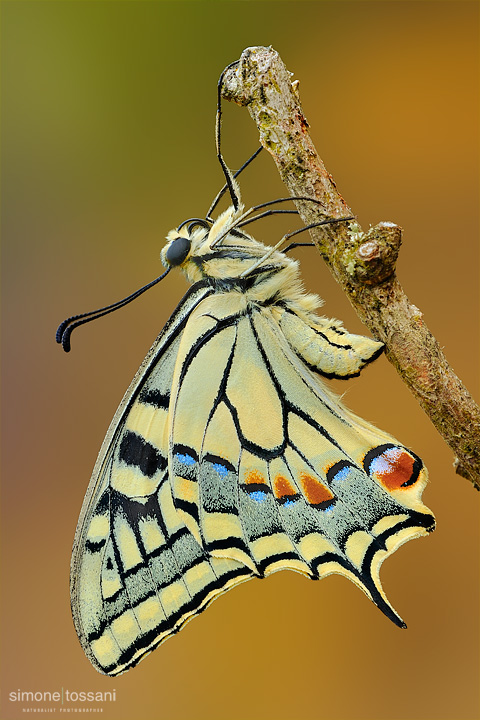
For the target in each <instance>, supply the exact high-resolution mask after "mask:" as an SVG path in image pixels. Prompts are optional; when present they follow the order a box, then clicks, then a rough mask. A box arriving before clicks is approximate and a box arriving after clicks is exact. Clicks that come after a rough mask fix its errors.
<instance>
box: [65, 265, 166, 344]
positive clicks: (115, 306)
mask: <svg viewBox="0 0 480 720" xmlns="http://www.w3.org/2000/svg"><path fill="white" fill-rule="evenodd" d="M170 269H171V268H168V269H167V270H165V272H164V273H162V274H161V275H160V276H159V277H157V278H155V280H152V282H149V283H148V285H145V286H144V287H142V288H140V290H136V291H135V292H134V293H132V294H131V295H128V297H126V298H123V300H119V301H118V302H116V303H112V305H106V306H105V307H103V308H99V309H98V310H92V311H91V312H88V313H80V315H72V316H71V317H69V318H67V319H66V320H64V321H63V322H62V323H60V325H59V326H58V328H57V332H56V334H55V339H56V341H57V343H61V344H62V347H63V349H64V350H65V352H70V336H71V334H72V332H73V331H74V330H75V328H77V327H79V326H80V325H84V324H85V323H88V322H91V321H92V320H97V319H98V318H101V317H103V316H104V315H108V314H109V313H111V312H114V311H115V310H119V309H120V308H121V307H124V305H128V303H131V302H132V300H135V299H136V298H137V297H139V296H140V295H142V294H143V293H144V292H146V291H147V290H149V289H150V288H151V287H153V286H154V285H156V284H157V283H159V282H160V280H163V278H164V277H165V276H166V275H168V273H169V272H170Z"/></svg>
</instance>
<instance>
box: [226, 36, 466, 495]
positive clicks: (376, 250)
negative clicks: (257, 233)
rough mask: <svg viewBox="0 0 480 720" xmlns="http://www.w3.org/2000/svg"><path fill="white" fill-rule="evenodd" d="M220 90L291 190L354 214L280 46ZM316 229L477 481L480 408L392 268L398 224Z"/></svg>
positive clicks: (458, 463)
mask: <svg viewBox="0 0 480 720" xmlns="http://www.w3.org/2000/svg"><path fill="white" fill-rule="evenodd" d="M222 96H223V97H224V98H225V99H226V100H232V101H234V102H236V103H237V104H239V105H243V106H247V107H248V110H249V112H250V115H251V116H252V118H253V119H254V121H255V123H256V124H257V127H258V129H259V132H260V141H261V143H262V145H263V146H264V147H265V148H266V149H267V150H268V151H269V152H270V154H271V155H272V157H273V159H274V160H275V163H276V165H277V168H278V170H279V172H280V175H281V177H282V180H283V182H284V183H285V185H286V186H287V187H288V189H289V191H290V194H291V195H296V196H299V195H300V196H307V197H312V198H315V199H317V200H320V201H321V203H322V204H323V208H324V209H326V211H327V214H328V215H329V216H332V217H345V216H347V215H351V214H352V211H351V210H350V208H349V207H348V206H347V204H346V202H345V200H344V199H343V198H342V196H341V195H340V194H339V192H338V191H337V189H336V186H335V183H334V181H333V179H332V177H331V176H330V175H329V173H328V172H327V170H326V168H325V166H324V164H323V162H322V161H321V159H320V158H319V156H318V154H317V151H316V150H315V147H314V145H313V143H312V140H311V138H310V135H309V134H308V123H307V120H306V119H305V116H304V114H303V112H302V108H301V105H300V100H299V96H298V88H297V83H292V81H291V73H290V72H288V70H287V69H286V68H285V65H284V64H283V62H282V60H281V58H280V56H279V55H278V53H277V52H276V51H275V50H273V49H272V48H264V47H253V48H247V49H246V50H244V52H243V53H242V55H241V58H240V61H239V64H238V65H237V66H234V67H232V68H230V69H229V70H228V71H227V73H226V74H225V77H224V82H223V86H222ZM297 207H298V210H299V213H300V216H301V218H302V220H303V222H304V223H305V224H306V225H309V224H311V223H314V222H316V221H318V220H320V219H321V216H320V215H319V213H318V208H316V207H315V206H314V205H313V204H312V203H302V202H298V203H297ZM311 235H312V237H313V239H314V241H315V243H316V245H317V247H318V249H319V251H320V253H321V254H322V256H323V258H324V260H325V262H326V263H327V265H328V266H329V268H330V270H331V271H332V273H333V275H334V276H335V278H336V279H337V281H338V282H339V283H340V284H341V286H342V287H343V289H344V291H345V292H346V294H347V296H348V298H349V300H350V302H351V303H352V305H353V307H354V308H355V310H356V312H357V314H358V315H359V317H360V319H361V320H362V322H364V323H365V325H366V326H367V327H368V328H369V330H370V331H371V333H372V334H373V335H374V337H375V338H377V339H379V340H381V341H382V342H384V343H385V346H386V355H387V357H388V359H389V360H390V362H391V363H392V364H393V365H394V366H395V368H396V369H397V371H398V372H399V374H400V376H401V377H402V378H403V380H404V381H405V383H406V384H407V385H408V387H409V388H410V390H411V391H412V392H413V394H414V395H415V397H416V398H417V400H418V401H419V403H420V405H421V406H422V408H423V409H424V411H425V412H426V413H427V415H428V416H429V417H430V419H431V420H432V422H433V424H434V425H435V427H436V428H437V430H438V431H439V433H440V434H441V435H442V437H443V438H444V439H445V441H446V442H447V444H448V445H449V446H450V448H451V449H452V450H453V452H454V453H455V455H456V460H455V463H454V465H455V468H456V472H457V473H458V474H459V475H462V476H463V477H465V478H468V479H469V480H470V481H471V482H472V483H473V484H474V486H475V487H476V488H477V489H480V409H479V408H478V406H477V405H476V404H475V402H474V401H473V398H472V397H471V396H470V394H469V393H468V391H467V390H466V388H465V387H464V385H463V384H462V383H461V381H460V380H459V378H458V377H457V376H456V375H455V373H454V372H453V370H452V368H451V367H450V366H449V364H448V362H447V360H446V358H445V356H444V354H443V352H442V350H441V348H440V346H439V344H438V342H437V341H436V340H435V338H434V337H433V335H432V334H431V333H430V331H429V329H428V328H427V326H426V324H425V322H424V320H423V316H422V313H421V311H420V310H419V309H418V308H417V307H415V305H412V304H411V303H410V302H409V300H408V298H407V297H406V295H405V293H404V292H403V289H402V286H401V285H400V283H399V282H398V280H397V278H396V276H395V264H396V260H397V256H398V252H399V249H400V245H401V235H402V231H401V228H400V227H399V226H398V225H395V224H394V223H390V222H383V223H380V224H379V225H377V226H376V227H373V228H371V229H370V230H368V232H366V233H365V232H363V231H362V229H361V228H360V226H359V225H358V223H357V222H350V223H348V224H347V223H341V224H338V225H335V226H334V227H333V226H331V225H326V226H324V227H322V228H316V229H314V230H313V231H311Z"/></svg>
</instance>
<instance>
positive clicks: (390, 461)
mask: <svg viewBox="0 0 480 720" xmlns="http://www.w3.org/2000/svg"><path fill="white" fill-rule="evenodd" d="M363 465H364V467H365V470H366V472H367V473H368V474H369V475H371V476H372V477H374V478H375V479H376V480H379V481H380V482H381V483H382V485H384V486H385V487H386V488H387V490H399V489H401V488H406V487H409V486H410V485H413V484H414V483H415V482H416V481H417V480H418V476H419V474H420V470H421V469H422V467H423V466H422V461H421V460H420V458H418V457H417V456H416V455H414V454H413V453H412V452H410V451H409V450H405V448H402V447H398V446H397V445H380V446H379V447H376V448H374V449H373V450H370V452H368V453H367V454H366V455H365V459H364V461H363Z"/></svg>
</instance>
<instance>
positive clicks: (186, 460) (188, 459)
mask: <svg viewBox="0 0 480 720" xmlns="http://www.w3.org/2000/svg"><path fill="white" fill-rule="evenodd" d="M175 457H176V459H177V460H178V461H179V462H181V463H183V464H184V465H195V463H196V462H197V461H196V460H195V458H193V457H192V456H191V455H182V454H181V453H177V454H176V455H175Z"/></svg>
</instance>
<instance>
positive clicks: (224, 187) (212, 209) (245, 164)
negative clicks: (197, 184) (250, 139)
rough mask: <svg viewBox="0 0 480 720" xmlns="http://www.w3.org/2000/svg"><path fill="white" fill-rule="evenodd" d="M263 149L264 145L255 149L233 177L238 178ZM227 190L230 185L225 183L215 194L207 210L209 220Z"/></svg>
mask: <svg viewBox="0 0 480 720" xmlns="http://www.w3.org/2000/svg"><path fill="white" fill-rule="evenodd" d="M262 150H263V147H262V146H260V147H259V148H257V150H255V152H254V153H253V155H251V156H250V157H249V158H248V160H246V161H245V162H244V163H243V165H242V167H240V168H238V170H237V172H236V173H234V175H233V177H234V178H237V177H238V176H239V175H240V173H241V172H243V171H244V170H245V168H246V167H248V166H249V165H250V163H251V162H252V161H253V160H255V158H256V157H257V155H259V154H260V152H261V151H262ZM227 190H228V185H227V184H225V185H224V186H223V188H222V189H221V190H220V192H219V193H218V194H217V195H216V196H215V199H214V201H213V202H212V204H211V205H210V207H209V209H208V212H207V220H212V213H213V211H214V210H215V208H216V207H217V205H218V203H219V202H220V200H221V199H222V197H223V196H224V195H225V193H226V192H227Z"/></svg>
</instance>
